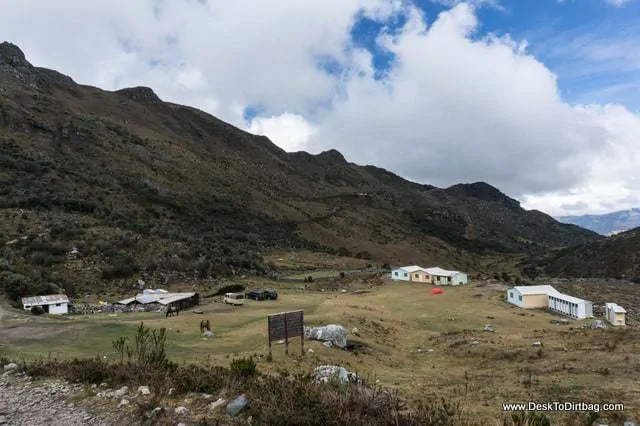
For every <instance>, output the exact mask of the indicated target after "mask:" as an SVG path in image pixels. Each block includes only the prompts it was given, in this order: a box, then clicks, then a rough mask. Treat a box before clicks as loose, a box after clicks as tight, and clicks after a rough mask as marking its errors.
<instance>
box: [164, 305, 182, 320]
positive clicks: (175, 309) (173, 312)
mask: <svg viewBox="0 0 640 426" xmlns="http://www.w3.org/2000/svg"><path fill="white" fill-rule="evenodd" d="M173 315H177V316H180V308H178V307H177V306H171V305H169V306H168V307H167V314H166V315H165V317H167V318H168V317H170V316H173Z"/></svg>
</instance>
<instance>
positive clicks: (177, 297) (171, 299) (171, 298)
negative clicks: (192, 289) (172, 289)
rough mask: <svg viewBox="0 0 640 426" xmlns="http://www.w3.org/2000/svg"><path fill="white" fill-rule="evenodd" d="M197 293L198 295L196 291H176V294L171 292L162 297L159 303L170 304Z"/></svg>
mask: <svg viewBox="0 0 640 426" xmlns="http://www.w3.org/2000/svg"><path fill="white" fill-rule="evenodd" d="M195 295H196V294H195V293H174V294H171V295H170V296H169V297H164V298H162V299H160V300H159V301H158V303H160V304H161V305H168V304H170V303H173V302H177V301H179V300H184V299H189V298H191V297H193V296H195Z"/></svg>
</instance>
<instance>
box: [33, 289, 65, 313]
mask: <svg viewBox="0 0 640 426" xmlns="http://www.w3.org/2000/svg"><path fill="white" fill-rule="evenodd" d="M21 302H22V306H23V307H24V310H25V311H29V310H31V308H32V307H34V306H40V307H41V308H42V309H44V311H45V312H46V313H48V314H52V315H61V314H67V313H69V298H68V297H67V295H65V294H50V295H47V296H32V297H23V298H22V299H21Z"/></svg>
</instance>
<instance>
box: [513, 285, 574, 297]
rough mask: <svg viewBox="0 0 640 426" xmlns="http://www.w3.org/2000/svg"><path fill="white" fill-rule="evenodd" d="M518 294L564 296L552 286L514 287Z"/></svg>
mask: <svg viewBox="0 0 640 426" xmlns="http://www.w3.org/2000/svg"><path fill="white" fill-rule="evenodd" d="M513 289H514V290H516V291H517V292H518V293H520V294H523V295H526V294H553V295H558V294H562V293H560V292H559V291H558V290H556V289H555V288H553V287H552V286H550V285H529V286H518V287H513Z"/></svg>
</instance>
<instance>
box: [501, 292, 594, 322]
mask: <svg viewBox="0 0 640 426" xmlns="http://www.w3.org/2000/svg"><path fill="white" fill-rule="evenodd" d="M507 302H509V303H511V304H513V305H516V306H518V307H520V308H523V309H539V308H546V309H548V310H549V311H551V312H555V313H558V314H562V315H566V316H568V317H571V318H575V319H584V318H591V317H593V304H592V303H591V302H590V301H588V300H584V299H580V298H578V297H574V296H569V295H568V294H564V293H561V292H559V291H558V290H556V289H555V288H553V287H552V286H550V285H533V286H518V287H512V288H510V289H508V290H507Z"/></svg>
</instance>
